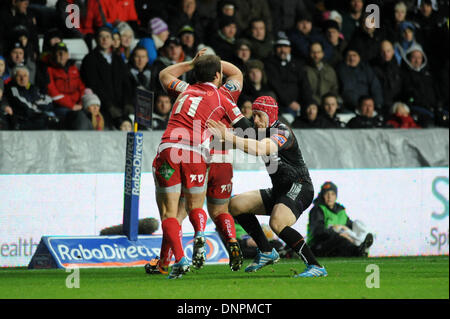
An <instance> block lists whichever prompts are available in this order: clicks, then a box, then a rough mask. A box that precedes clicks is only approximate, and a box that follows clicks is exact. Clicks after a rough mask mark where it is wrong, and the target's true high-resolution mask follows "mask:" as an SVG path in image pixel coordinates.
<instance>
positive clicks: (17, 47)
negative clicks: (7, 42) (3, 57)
mask: <svg viewBox="0 0 450 319" xmlns="http://www.w3.org/2000/svg"><path fill="white" fill-rule="evenodd" d="M8 54H9V55H8V60H7V64H6V65H7V67H8V73H10V74H11V73H12V69H14V68H15V67H16V66H18V65H22V64H23V65H25V66H26V67H27V69H28V72H29V80H30V83H31V84H33V85H34V84H35V83H36V82H35V80H36V63H34V62H33V61H32V60H31V59H30V58H29V57H28V56H27V55H26V52H25V48H24V47H23V46H22V44H21V43H20V42H14V43H13V44H12V45H11V46H10V48H9V51H8Z"/></svg>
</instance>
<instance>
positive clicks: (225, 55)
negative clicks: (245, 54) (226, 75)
mask: <svg viewBox="0 0 450 319" xmlns="http://www.w3.org/2000/svg"><path fill="white" fill-rule="evenodd" d="M235 43H236V41H235V40H230V39H226V38H225V36H224V35H223V34H222V32H221V31H220V30H219V31H217V32H216V34H215V35H214V36H213V37H212V38H211V41H210V45H211V47H212V48H213V50H214V52H215V53H216V54H217V55H218V56H220V58H221V59H222V60H225V61H231V60H232V59H233V56H234V51H235Z"/></svg>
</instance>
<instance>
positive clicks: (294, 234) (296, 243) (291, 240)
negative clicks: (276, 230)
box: [278, 226, 321, 267]
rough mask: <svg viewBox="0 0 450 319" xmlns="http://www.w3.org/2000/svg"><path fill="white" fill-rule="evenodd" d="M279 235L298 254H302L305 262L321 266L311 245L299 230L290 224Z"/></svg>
mask: <svg viewBox="0 0 450 319" xmlns="http://www.w3.org/2000/svg"><path fill="white" fill-rule="evenodd" d="M278 236H279V237H280V238H281V239H282V240H283V241H284V242H285V243H286V244H287V245H288V246H289V247H291V248H292V249H293V250H294V251H295V252H296V253H297V254H299V255H300V257H301V258H302V259H303V262H304V263H305V264H307V265H316V266H319V267H321V266H320V264H319V262H318V261H317V259H316V257H314V254H313V253H312V251H311V248H309V246H308V245H307V244H306V242H305V239H304V238H303V236H302V235H300V233H299V232H298V231H296V230H295V229H293V228H291V227H289V226H286V227H284V228H283V230H282V231H281V232H280V234H279V235H278Z"/></svg>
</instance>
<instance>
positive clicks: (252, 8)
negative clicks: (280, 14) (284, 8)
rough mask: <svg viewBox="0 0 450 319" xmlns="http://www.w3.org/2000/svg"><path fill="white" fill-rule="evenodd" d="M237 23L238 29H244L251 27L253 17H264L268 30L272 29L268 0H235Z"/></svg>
mask: <svg viewBox="0 0 450 319" xmlns="http://www.w3.org/2000/svg"><path fill="white" fill-rule="evenodd" d="M235 1H236V6H237V8H238V9H237V10H236V16H235V17H236V25H237V28H238V30H241V31H244V30H247V29H248V28H249V27H250V21H252V20H253V19H262V20H263V21H265V22H266V26H267V31H268V32H271V31H272V16H271V13H270V8H269V4H268V2H267V0H235Z"/></svg>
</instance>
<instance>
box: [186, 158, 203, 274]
mask: <svg viewBox="0 0 450 319" xmlns="http://www.w3.org/2000/svg"><path fill="white" fill-rule="evenodd" d="M190 153H191V155H192V156H193V158H195V156H198V153H196V152H190ZM181 166H182V173H181V179H182V185H183V186H182V190H183V193H184V197H185V200H186V211H187V212H188V216H189V220H190V221H191V223H192V226H193V228H194V231H195V235H194V249H193V252H192V265H193V266H194V267H195V268H198V269H199V268H201V267H203V264H204V263H205V261H206V249H205V243H206V239H205V235H204V231H205V227H206V221H207V219H208V216H207V215H206V212H205V211H204V210H203V204H204V202H205V197H206V184H207V179H208V170H207V165H206V163H205V161H204V159H203V158H202V157H201V158H200V159H199V160H197V161H192V162H190V163H183V164H182V165H181Z"/></svg>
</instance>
